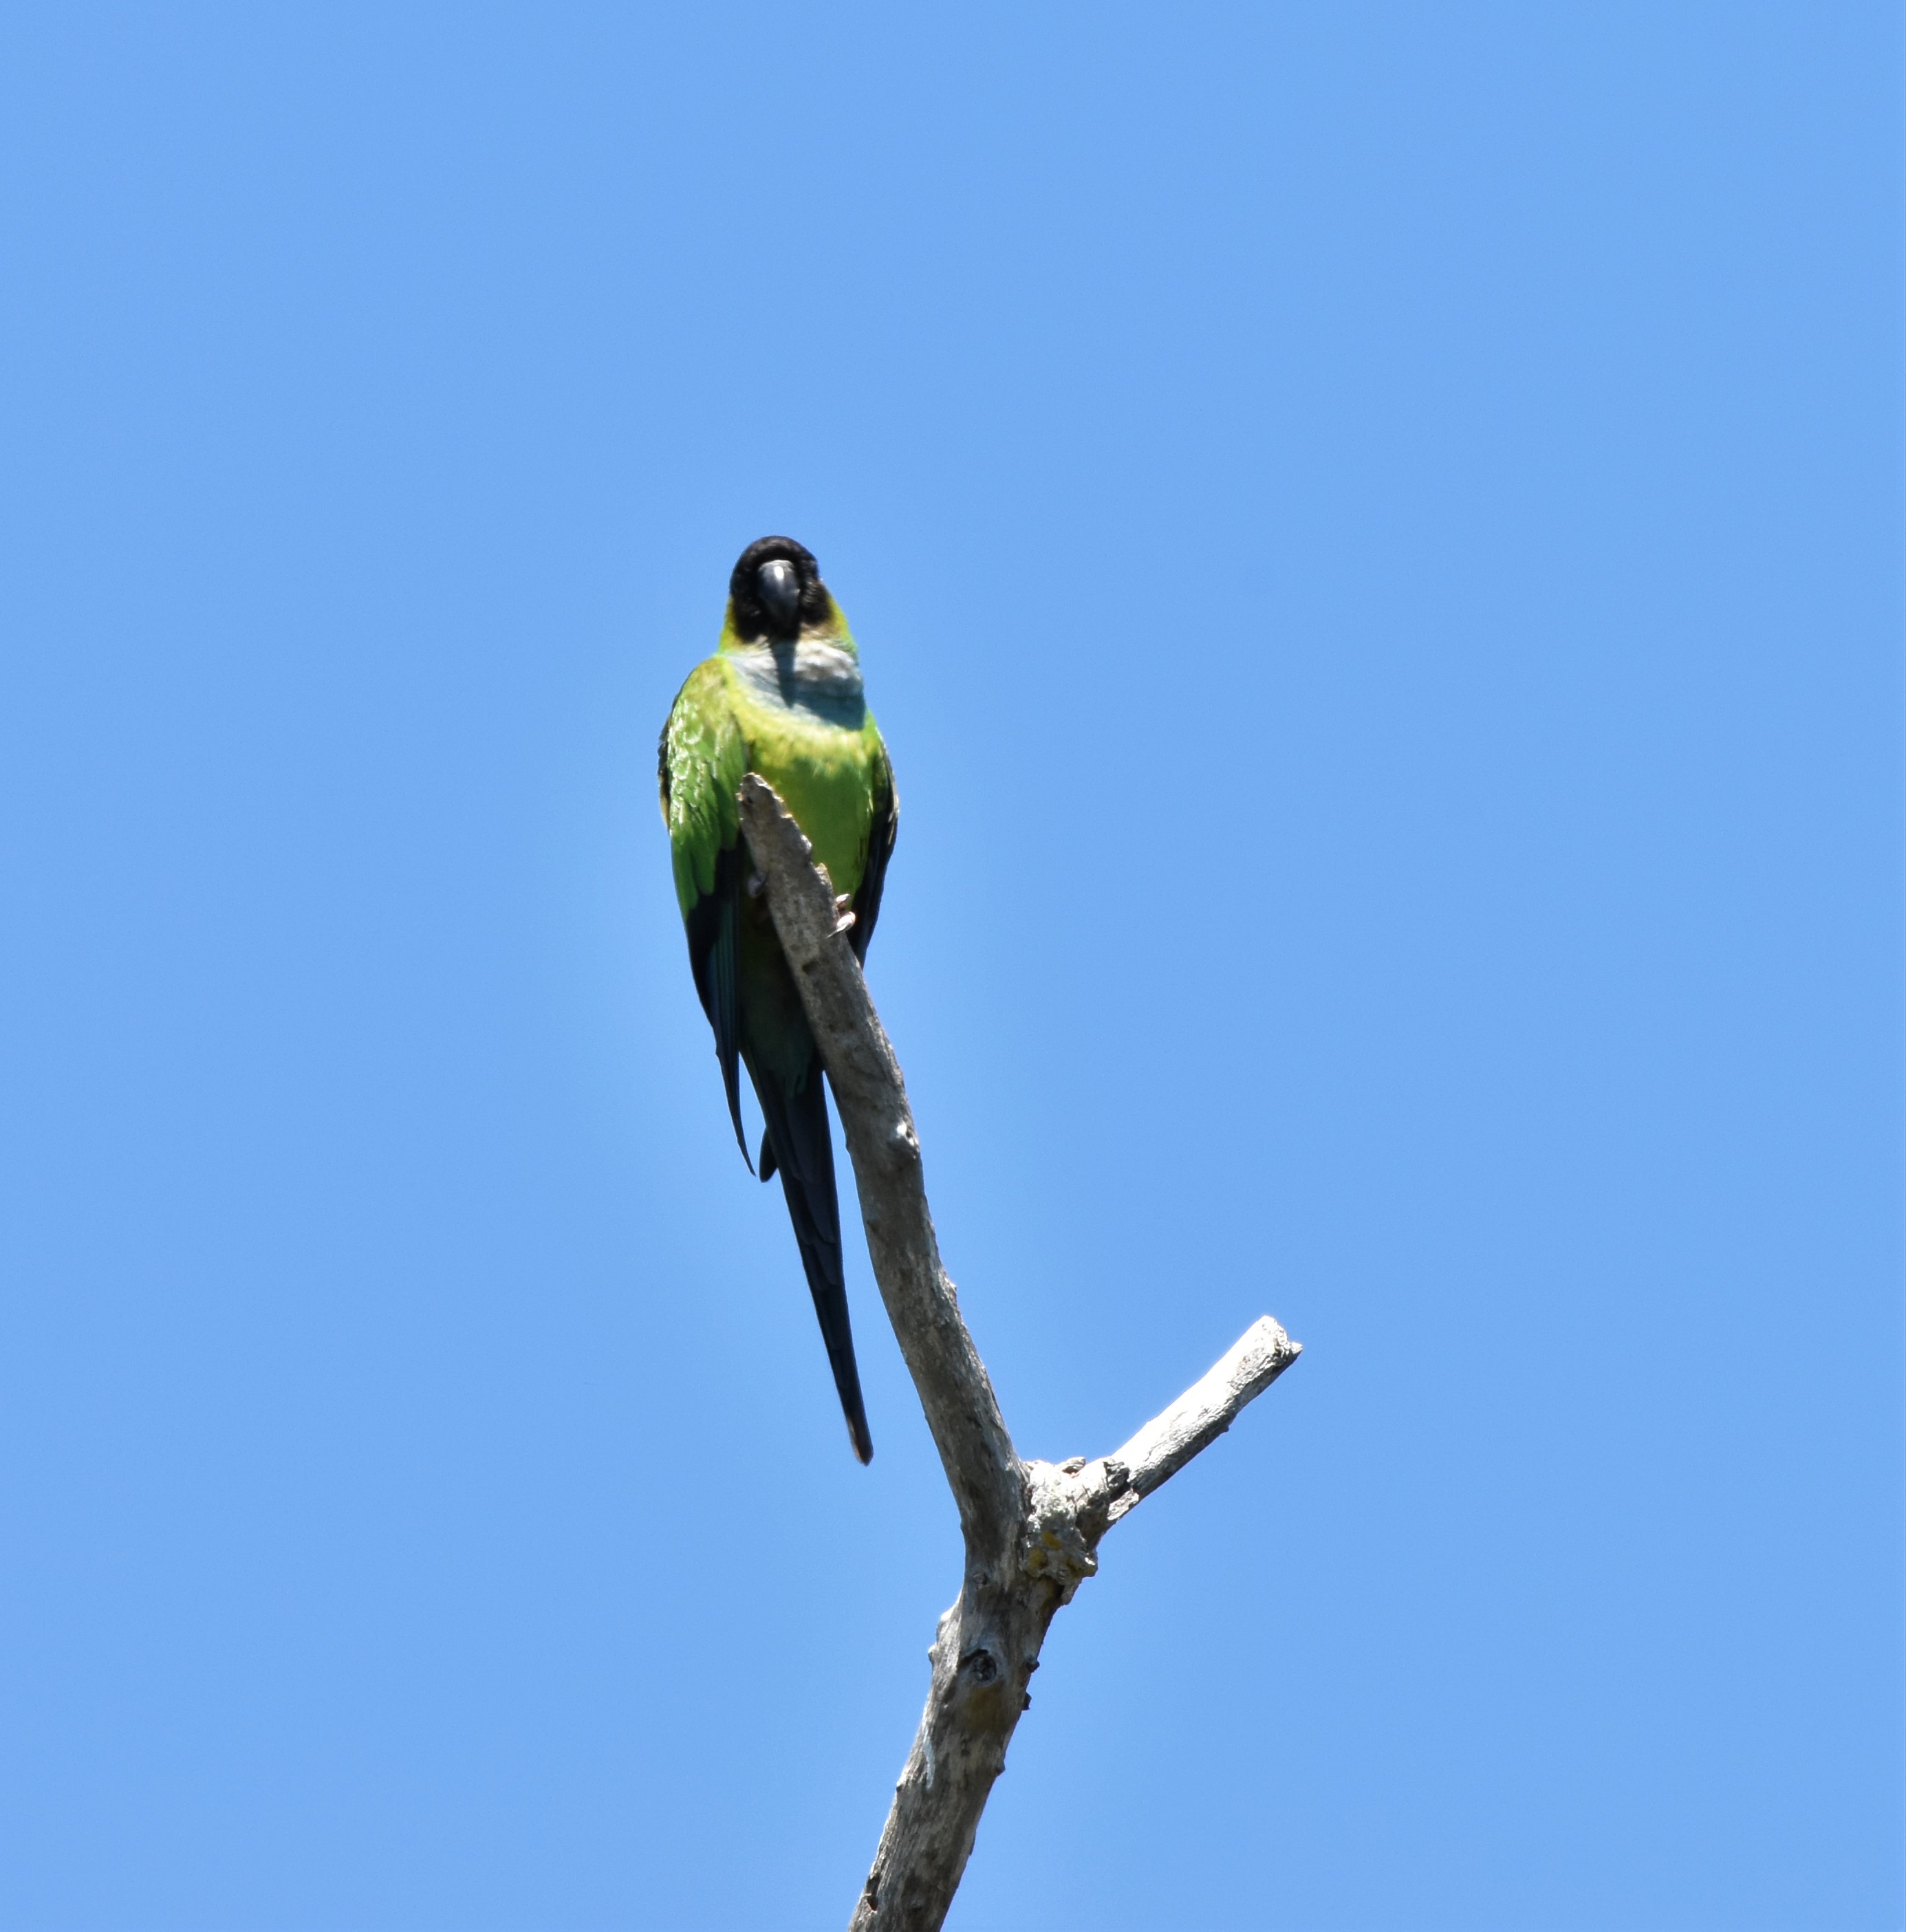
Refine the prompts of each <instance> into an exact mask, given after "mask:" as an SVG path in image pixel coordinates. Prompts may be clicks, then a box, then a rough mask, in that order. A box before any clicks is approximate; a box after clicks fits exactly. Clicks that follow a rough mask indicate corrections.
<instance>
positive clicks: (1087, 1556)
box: [740, 774, 1298, 1932]
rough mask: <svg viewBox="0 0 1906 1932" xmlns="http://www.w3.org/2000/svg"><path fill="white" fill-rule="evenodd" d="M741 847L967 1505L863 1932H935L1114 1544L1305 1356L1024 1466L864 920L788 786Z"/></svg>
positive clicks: (1287, 1349)
mask: <svg viewBox="0 0 1906 1932" xmlns="http://www.w3.org/2000/svg"><path fill="white" fill-rule="evenodd" d="M740 805H741V823H742V829H743V831H744V832H746V835H747V839H748V843H749V848H750V850H752V852H753V853H754V856H755V865H756V867H757V868H758V870H759V871H761V874H763V875H764V877H765V878H766V880H767V896H768V907H769V910H770V912H771V913H772V914H773V919H774V926H775V930H776V933H777V934H778V935H779V937H780V940H781V945H782V950H783V952H785V953H786V955H787V957H788V962H789V963H790V964H791V965H792V966H793V968H794V978H795V983H796V984H797V986H799V987H800V992H801V998H802V1001H803V1004H805V1006H806V1009H807V1015H808V1019H809V1022H810V1023H811V1025H812V1027H813V1028H814V1034H815V1039H816V1040H817V1041H818V1043H819V1044H820V1048H821V1060H822V1062H823V1063H824V1065H825V1066H826V1067H827V1079H828V1083H829V1085H830V1086H831V1087H832V1088H833V1093H834V1098H835V1102H836V1105H837V1106H838V1107H839V1110H840V1116H841V1122H842V1127H843V1128H844V1130H845V1133H846V1136H847V1146H848V1153H849V1154H851V1156H852V1157H853V1161H854V1179H855V1181H856V1183H857V1184H858V1187H859V1189H860V1214H861V1217H862V1219H863V1220H864V1221H865V1222H866V1229H867V1247H868V1250H869V1253H870V1255H871V1256H872V1260H873V1268H874V1277H875V1280H876V1281H878V1283H879V1284H880V1292H881V1300H882V1301H884V1303H885V1304H886V1305H887V1316H888V1319H890V1321H891V1322H893V1332H894V1334H895V1335H896V1337H898V1339H899V1343H900V1352H901V1354H902V1355H903V1356H904V1357H905V1358H906V1364H907V1367H908V1371H909V1373H911V1375H912V1376H913V1379H914V1388H916V1389H917V1391H919V1394H920V1405H921V1406H922V1407H923V1409H925V1410H926V1423H927V1427H928V1428H929V1429H930V1430H932V1434H933V1440H934V1442H935V1445H936V1446H937V1447H938V1449H939V1451H940V1460H941V1463H942V1465H943V1466H944V1468H945V1469H946V1472H947V1481H948V1482H949V1483H950V1484H951V1485H952V1487H953V1497H954V1500H955V1501H956V1502H957V1504H958V1505H959V1520H960V1527H961V1529H962V1532H963V1534H964V1536H965V1544H966V1570H965V1577H964V1578H963V1579H962V1583H961V1586H960V1592H959V1597H958V1598H957V1599H956V1601H955V1602H954V1604H953V1607H952V1609H950V1610H948V1611H947V1613H945V1615H944V1616H942V1617H941V1619H940V1627H939V1631H938V1634H937V1635H936V1636H935V1639H934V1642H933V1647H932V1650H931V1651H930V1652H929V1658H930V1660H931V1661H932V1685H931V1688H929V1691H928V1693H927V1698H926V1711H925V1712H924V1713H923V1715H922V1716H921V1718H920V1730H919V1732H918V1733H917V1736H915V1738H914V1746H913V1749H912V1751H911V1753H910V1754H908V1758H907V1763H906V1768H905V1770H904V1771H902V1773H901V1775H900V1780H899V1784H897V1785H896V1787H894V1793H893V1809H892V1810H891V1811H890V1812H889V1814H888V1815H887V1826H886V1829H885V1830H884V1831H883V1832H881V1840H880V1847H879V1849H878V1851H877V1852H875V1855H874V1864H873V1869H872V1871H871V1872H869V1873H868V1876H867V1882H866V1885H865V1886H864V1887H863V1889H862V1891H861V1895H860V1900H859V1901H858V1903H857V1904H856V1906H855V1907H854V1915H853V1918H852V1920H851V1932H936V1928H937V1927H938V1926H939V1925H940V1924H941V1921H942V1920H943V1919H944V1918H945V1916H946V1914H947V1907H948V1906H950V1904H951V1903H952V1902H953V1893H954V1891H955V1890H956V1888H957V1887H958V1885H959V1879H960V1874H961V1873H962V1871H963V1870H965V1865H966V1860H967V1855H968V1853H969V1852H971V1850H972V1849H973V1835H974V1832H975V1831H976V1830H977V1829H978V1826H979V1823H980V1813H981V1812H982V1811H983V1810H984V1809H985V1808H986V1798H987V1795H988V1793H989V1792H990V1791H991V1790H992V1784H993V1781H994V1779H995V1778H997V1777H998V1775H999V1774H1000V1772H1001V1770H1002V1769H1004V1765H1005V1762H1006V1747H1007V1743H1008V1742H1010V1739H1011V1738H1012V1736H1013V1727H1015V1726H1016V1724H1018V1723H1019V1714H1020V1712H1022V1711H1023V1710H1024V1709H1025V1708H1026V1706H1027V1705H1028V1704H1029V1703H1031V1698H1030V1697H1029V1696H1028V1692H1027V1688H1026V1687H1027V1685H1028V1681H1029V1680H1030V1679H1031V1676H1032V1673H1033V1672H1034V1671H1035V1670H1037V1669H1038V1667H1039V1652H1040V1646H1041V1645H1042V1644H1043V1643H1044V1641H1045V1638H1046V1628H1047V1626H1048V1625H1049V1624H1050V1623H1051V1622H1052V1616H1053V1614H1054V1613H1055V1611H1057V1610H1058V1609H1059V1608H1060V1607H1061V1605H1062V1604H1066V1603H1067V1602H1069V1601H1070V1600H1071V1598H1072V1595H1073V1592H1074V1591H1076V1589H1078V1587H1079V1584H1080V1583H1082V1582H1083V1581H1084V1580H1085V1578H1086V1577H1089V1576H1091V1574H1093V1572H1094V1571H1095V1570H1096V1569H1097V1568H1098V1558H1097V1549H1098V1544H1099V1540H1100V1538H1102V1537H1103V1535H1105V1533H1106V1531H1107V1530H1108V1529H1109V1528H1110V1527H1111V1526H1112V1524H1113V1523H1116V1522H1117V1521H1118V1519H1119V1518H1120V1517H1121V1516H1123V1515H1124V1514H1126V1512H1127V1511H1129V1510H1130V1509H1132V1508H1135V1507H1136V1505H1138V1504H1139V1503H1140V1502H1142V1501H1143V1500H1144V1499H1145V1497H1147V1496H1149V1495H1150V1494H1151V1493H1152V1491H1153V1490H1155V1489H1157V1487H1159V1486H1160V1484H1162V1483H1164V1482H1166V1481H1168V1480H1169V1478H1171V1477H1172V1476H1173V1475H1176V1474H1177V1472H1178V1471H1179V1470H1180V1469H1182V1468H1183V1467H1184V1465H1185V1464H1186V1463H1188V1462H1190V1460H1191V1459H1192V1457H1194V1456H1195V1455H1196V1454H1198V1452H1199V1451H1200V1450H1201V1449H1203V1448H1207V1447H1208V1445H1210V1444H1211V1443H1212V1442H1215V1441H1216V1440H1217V1438H1218V1437H1219V1436H1221V1435H1223V1433H1224V1432H1225V1430H1227V1429H1229V1427H1230V1426H1231V1424H1232V1423H1233V1422H1234V1421H1236V1419H1237V1418H1238V1414H1239V1413H1240V1412H1241V1411H1242V1409H1244V1406H1245V1405H1246V1404H1247V1403H1250V1402H1253V1401H1254V1400H1256V1398H1257V1397H1259V1396H1260V1395H1262V1394H1263V1393H1264V1391H1265V1390H1266V1389H1267V1388H1269V1387H1270V1386H1271V1383H1272V1382H1274V1381H1275V1380H1276V1379H1277V1377H1278V1376H1280V1375H1281V1374H1282V1373H1283V1371H1284V1370H1285V1369H1286V1368H1287V1367H1289V1365H1290V1364H1291V1363H1292V1362H1293V1361H1295V1359H1296V1358H1297V1355H1298V1344H1297V1343H1295V1342H1293V1341H1292V1340H1291V1339H1290V1337H1289V1336H1288V1335H1286V1334H1285V1333H1284V1331H1283V1329H1281V1328H1279V1327H1278V1325H1277V1323H1276V1322H1274V1321H1272V1320H1271V1319H1270V1317H1269V1316H1263V1317H1262V1318H1260V1319H1259V1320H1258V1321H1257V1322H1254V1323H1253V1325H1251V1327H1250V1328H1249V1329H1248V1330H1247V1331H1246V1332H1245V1334H1244V1335H1243V1336H1242V1337H1241V1338H1240V1339H1239V1340H1238V1342H1237V1343H1235V1344H1234V1345H1233V1346H1232V1348H1231V1349H1230V1351H1229V1352H1228V1353H1227V1354H1226V1355H1225V1357H1224V1358H1223V1361H1220V1362H1219V1363H1218V1364H1217V1366H1216V1367H1214V1368H1213V1369H1212V1370H1211V1372H1210V1373H1208V1375H1206V1376H1204V1377H1203V1378H1202V1379H1201V1380H1200V1381H1199V1382H1197V1383H1196V1385H1194V1386H1193V1387H1192V1388H1190V1389H1188V1390H1187V1391H1186V1392H1185V1393H1184V1394H1183V1395H1181V1396H1180V1397H1178V1400H1177V1401H1176V1402H1175V1403H1172V1406H1170V1407H1169V1409H1166V1411H1165V1412H1164V1413H1163V1415H1160V1416H1158V1417H1157V1418H1155V1419H1154V1420H1153V1421H1151V1422H1148V1423H1147V1424H1145V1427H1143V1428H1142V1429H1141V1430H1139V1432H1138V1433H1137V1434H1136V1436H1133V1438H1132V1439H1131V1440H1130V1442H1127V1443H1126V1444H1125V1445H1124V1448H1121V1449H1118V1450H1116V1451H1114V1452H1113V1453H1112V1454H1111V1455H1109V1456H1102V1457H1099V1458H1097V1460H1095V1461H1091V1462H1088V1461H1087V1460H1086V1459H1085V1457H1074V1458H1073V1460H1071V1461H1070V1462H1067V1463H1056V1464H1055V1463H1043V1462H1037V1461H1034V1462H1031V1463H1026V1462H1022V1461H1021V1460H1020V1459H1019V1455H1018V1454H1017V1453H1016V1451H1015V1450H1014V1449H1013V1439H1012V1438H1011V1436H1009V1435H1008V1434H1007V1430H1006V1423H1005V1419H1004V1418H1003V1417H1002V1416H1001V1414H1000V1412H999V1403H998V1399H997V1398H996V1397H995V1395H994V1394H993V1391H992V1382H990V1381H989V1380H988V1379H987V1376H986V1364H984V1363H983V1362H982V1361H980V1356H979V1352H978V1351H977V1349H975V1348H974V1346H973V1339H972V1337H971V1336H970V1335H969V1334H968V1333H967V1332H966V1324H965V1322H964V1321H962V1319H961V1317H960V1313H959V1298H958V1297H957V1296H956V1294H955V1292H954V1290H953V1283H951V1282H950V1280H947V1272H946V1270H945V1269H944V1268H942V1267H941V1265H940V1249H939V1244H938V1241H936V1240H935V1238H934V1234H933V1220H932V1216H931V1215H930V1214H929V1213H928V1211H927V1206H926V1183H925V1180H924V1177H923V1173H922V1170H921V1165H920V1136H918V1134H917V1133H915V1132H914V1121H913V1114H912V1112H911V1109H910V1108H909V1107H908V1105H907V1090H906V1085H905V1082H903V1081H902V1079H901V1077H900V1069H899V1064H898V1062H897V1061H896V1060H895V1059H894V1057H893V1047H892V1046H890V1044H889V1043H888V1041H887V1035H886V1034H885V1032H884V1031H882V1029H881V1023H880V1016H879V1015H878V1014H877V1013H875V1010H874V1005H873V1001H872V999H871V998H869V995H868V992H867V987H866V981H865V980H863V978H862V977H861V974H860V964H859V962H857V960H856V959H855V958H854V952H853V949H852V948H851V947H850V946H848V944H847V943H846V939H845V935H846V932H847V931H848V926H849V925H850V924H851V917H852V916H851V913H846V912H845V909H844V907H843V906H842V904H839V902H837V901H836V899H835V897H834V892H833V883H832V881H831V880H829V878H828V877H827V872H826V871H825V870H824V868H821V867H818V866H816V865H815V863H814V862H813V853H812V847H810V846H809V843H808V841H807V839H806V837H805V836H804V835H803V833H802V831H801V829H800V826H798V825H797V824H796V823H795V822H794V820H793V818H791V817H790V816H789V815H788V812H787V811H786V810H785V808H784V807H783V806H782V802H781V801H780V799H779V797H777V796H776V794H775V792H774V790H773V787H772V786H770V785H769V784H767V783H765V782H764V781H763V780H761V778H757V777H755V776H754V775H752V774H751V775H749V776H748V777H747V778H744V779H743V781H742V785H741V793H740Z"/></svg>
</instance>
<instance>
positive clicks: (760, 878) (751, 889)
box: [748, 872, 767, 899]
mask: <svg viewBox="0 0 1906 1932" xmlns="http://www.w3.org/2000/svg"><path fill="white" fill-rule="evenodd" d="M766 891H767V874H766V873H765V872H750V873H749V874H748V896H749V898H751V899H758V898H760V897H761V895H762V893H764V892H766Z"/></svg>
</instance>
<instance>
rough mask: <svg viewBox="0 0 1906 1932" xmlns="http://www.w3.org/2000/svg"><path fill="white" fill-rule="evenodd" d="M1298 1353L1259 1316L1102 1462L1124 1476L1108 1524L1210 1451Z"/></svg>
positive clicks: (1293, 1344) (1299, 1349)
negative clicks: (1172, 1400) (1160, 1411)
mask: <svg viewBox="0 0 1906 1932" xmlns="http://www.w3.org/2000/svg"><path fill="white" fill-rule="evenodd" d="M1303 1352H1304V1345H1303V1343H1301V1342H1293V1341H1292V1340H1291V1338H1290V1337H1289V1336H1288V1335H1286V1334H1285V1333H1284V1331H1283V1329H1282V1328H1280V1327H1279V1326H1278V1325H1277V1323H1276V1322H1273V1321H1272V1320H1271V1318H1270V1316H1268V1315H1260V1316H1259V1317H1258V1318H1257V1319H1256V1321H1255V1322H1253V1323H1252V1324H1251V1325H1250V1327H1249V1328H1247V1329H1246V1330H1245V1331H1244V1334H1242V1335H1241V1336H1240V1337H1238V1340H1236V1341H1235V1342H1234V1343H1232V1345H1231V1346H1230V1347H1229V1349H1227V1350H1226V1352H1225V1353H1224V1355H1223V1358H1221V1359H1220V1361H1218V1362H1217V1364H1214V1366H1213V1367H1211V1369H1209V1370H1207V1371H1206V1372H1205V1374H1203V1375H1202V1376H1200V1377H1199V1379H1198V1380H1197V1381H1196V1382H1193V1384H1192V1385H1191V1386H1190V1388H1188V1389H1187V1390H1186V1391H1185V1392H1184V1394H1182V1395H1181V1396H1180V1397H1178V1400H1177V1401H1176V1402H1175V1403H1172V1406H1171V1407H1170V1408H1169V1409H1166V1411H1165V1412H1164V1414H1163V1415H1157V1416H1154V1417H1153V1418H1152V1419H1151V1421H1149V1422H1148V1423H1147V1424H1145V1427H1143V1428H1142V1429H1141V1430H1139V1433H1137V1434H1136V1436H1133V1438H1132V1439H1131V1440H1130V1442H1127V1444H1126V1445H1125V1446H1124V1448H1122V1449H1119V1450H1116V1451H1114V1452H1113V1453H1112V1454H1111V1455H1109V1456H1108V1457H1106V1463H1108V1464H1116V1465H1118V1466H1120V1467H1121V1468H1122V1469H1124V1471H1125V1472H1126V1475H1125V1490H1124V1495H1123V1496H1121V1497H1120V1498H1119V1499H1118V1500H1117V1501H1116V1502H1114V1503H1113V1505H1112V1512H1111V1520H1112V1521H1113V1522H1114V1523H1116V1522H1117V1521H1118V1519H1119V1518H1120V1517H1121V1516H1123V1515H1124V1514H1125V1512H1126V1511H1127V1510H1129V1509H1131V1508H1133V1507H1134V1506H1136V1505H1137V1504H1139V1503H1141V1502H1143V1501H1144V1500H1145V1498H1146V1497H1147V1496H1150V1495H1151V1493H1152V1491H1153V1490H1155V1489H1157V1487H1159V1486H1160V1484H1163V1483H1166V1482H1168V1481H1170V1479H1171V1478H1172V1477H1173V1476H1175V1475H1177V1474H1178V1472H1179V1470H1181V1469H1183V1468H1184V1466H1185V1464H1186V1463H1188V1462H1190V1460H1191V1459H1192V1457H1194V1456H1195V1455H1196V1454H1198V1452H1199V1450H1201V1449H1207V1448H1210V1446H1211V1444H1213V1443H1214V1442H1216V1441H1217V1439H1218V1438H1219V1437H1220V1436H1222V1435H1223V1433H1224V1432H1225V1431H1226V1430H1227V1429H1229V1427H1231V1425H1232V1423H1234V1422H1235V1421H1237V1419H1238V1416H1239V1415H1241V1413H1242V1412H1243V1411H1244V1409H1245V1408H1246V1407H1247V1406H1249V1405H1250V1403H1253V1402H1255V1401H1256V1400H1257V1398H1258V1397H1259V1396H1261V1395H1262V1394H1263V1393H1264V1391H1265V1390H1266V1389H1268V1388H1269V1387H1270V1386H1271V1384H1272V1383H1273V1382H1275V1381H1276V1380H1277V1378H1278V1377H1279V1376H1280V1375H1282V1374H1283V1372H1284V1371H1285V1370H1286V1369H1287V1368H1289V1367H1290V1365H1291V1364H1292V1363H1293V1362H1294V1361H1296V1360H1297V1358H1298V1356H1299V1355H1301V1354H1302V1353H1303Z"/></svg>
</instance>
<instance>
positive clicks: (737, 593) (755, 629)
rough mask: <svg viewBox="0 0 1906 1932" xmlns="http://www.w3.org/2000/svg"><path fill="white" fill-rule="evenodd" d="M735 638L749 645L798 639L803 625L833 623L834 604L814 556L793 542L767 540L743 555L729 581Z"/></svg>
mask: <svg viewBox="0 0 1906 1932" xmlns="http://www.w3.org/2000/svg"><path fill="white" fill-rule="evenodd" d="M728 600H729V602H730V603H731V604H732V606H733V607H734V634H735V635H736V636H737V637H739V638H740V639H741V640H742V641H743V643H749V644H754V643H760V642H761V640H763V639H764V638H767V639H770V640H772V639H777V638H790V637H799V636H800V633H801V626H802V625H803V624H814V625H824V624H826V623H828V622H830V621H831V619H833V614H834V600H833V598H831V597H830V596H829V595H828V594H827V586H826V585H825V584H824V583H822V582H821V566H820V565H818V563H816V562H815V560H814V553H813V552H812V551H811V550H806V549H803V547H802V546H801V545H800V544H797V542H795V541H794V538H792V537H761V538H758V539H757V540H756V541H755V542H753V543H751V544H749V546H748V547H747V548H746V550H743V552H742V553H741V556H740V559H739V561H738V562H737V563H736V565H735V566H734V575H733V576H732V577H730V578H729V579H728Z"/></svg>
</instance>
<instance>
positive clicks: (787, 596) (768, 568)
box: [755, 556, 801, 637]
mask: <svg viewBox="0 0 1906 1932" xmlns="http://www.w3.org/2000/svg"><path fill="white" fill-rule="evenodd" d="M755 582H756V583H757V584H758V585H759V586H760V588H761V604H762V607H764V609H765V610H767V614H768V616H769V617H770V619H772V621H773V625H774V628H775V631H776V634H778V635H779V636H782V637H792V636H793V635H794V631H795V630H796V628H797V625H796V623H795V617H796V614H797V613H798V612H799V610H800V607H801V580H800V577H799V575H798V574H797V573H796V571H795V569H794V565H792V564H791V563H790V562H788V560H787V559H786V558H785V557H779V556H777V557H773V558H771V559H770V560H769V561H768V562H766V563H764V564H763V565H761V568H760V570H759V571H758V572H757V573H756V574H755Z"/></svg>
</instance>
